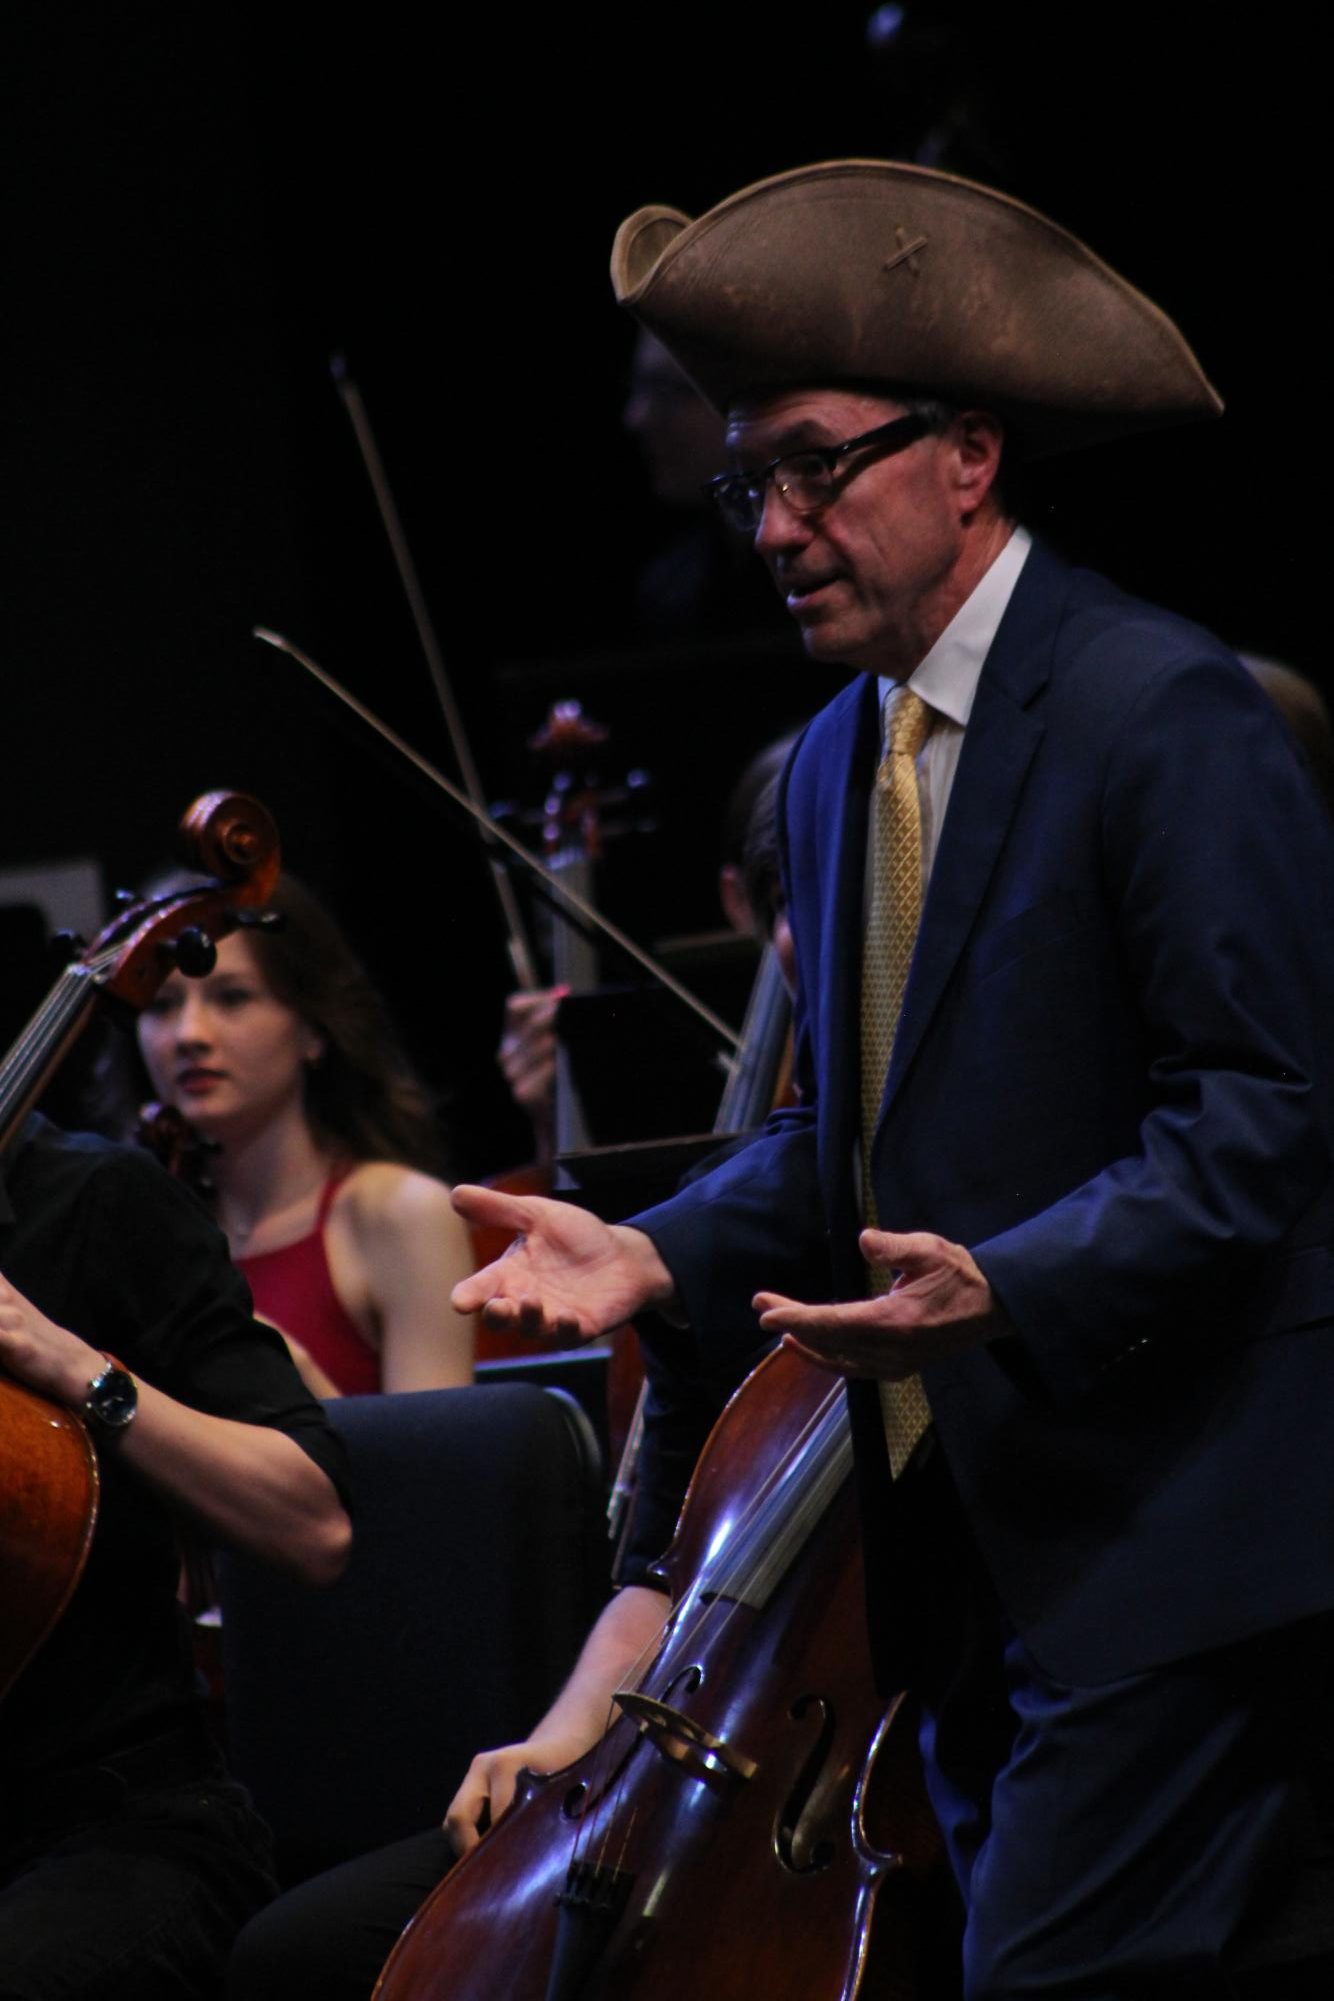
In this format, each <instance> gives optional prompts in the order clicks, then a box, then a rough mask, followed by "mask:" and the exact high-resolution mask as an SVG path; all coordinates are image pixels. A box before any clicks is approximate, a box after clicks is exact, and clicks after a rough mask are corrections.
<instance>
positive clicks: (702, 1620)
mask: <svg viewBox="0 0 1334 2001" xmlns="http://www.w3.org/2000/svg"><path fill="white" fill-rule="evenodd" d="M775 1352H777V1351H775ZM761 1366H763V1364H761ZM842 1388H843V1386H842V1384H841V1382H837V1381H835V1382H832V1383H831V1384H830V1387H829V1390H828V1392H827V1394H826V1395H825V1396H823V1397H822V1398H821V1399H820V1402H819V1404H818V1405H817V1406H816V1408H815V1410H814V1411H812V1412H811V1413H810V1414H809V1415H808V1416H807V1417H806V1418H805V1419H804V1420H803V1422H802V1425H801V1427H800V1429H799V1431H798V1433H797V1437H796V1439H795V1441H794V1443H793V1444H792V1445H791V1447H790V1448H789V1449H788V1451H787V1452H786V1453H784V1455H783V1457H782V1459H781V1460H780V1462H779V1463H778V1464H777V1465H776V1466H774V1467H773V1468H771V1469H770V1472H769V1474H768V1476H767V1477H766V1479H765V1480H764V1482H763V1483H762V1484H761V1486H760V1488H759V1490H758V1491H757V1492H756V1494H755V1495H754V1496H753V1497H752V1499H751V1501H750V1502H749V1503H748V1504H747V1506H746V1507H745V1508H744V1509H743V1510H742V1512H741V1514H740V1515H739V1516H738V1517H737V1519H736V1521H735V1522H734V1523H733V1524H732V1526H731V1528H730V1530H729V1533H728V1536H727V1539H726V1542H725V1543H724V1545H723V1549H722V1551H720V1552H719V1553H718V1557H715V1558H713V1559H712V1560H711V1567H712V1563H716V1562H718V1561H719V1559H720V1558H721V1557H722V1556H723V1555H724V1554H725V1551H726V1548H727V1547H728V1545H735V1544H736V1543H737V1542H738V1541H739V1540H741V1539H742V1538H744V1537H750V1536H753V1535H755V1534H756V1533H758V1531H759V1528H760V1526H761V1525H762V1522H763V1517H764V1513H765V1511H766V1510H767V1509H769V1508H770V1507H771V1506H772V1504H773V1498H774V1494H775V1490H776V1489H777V1488H778V1486H779V1484H780V1482H781V1481H782V1480H783V1478H784V1476H785V1475H786V1474H787V1472H788V1471H789V1469H790V1468H791V1467H792V1465H793V1464H794V1462H795V1461H797V1460H798V1459H799V1458H801V1457H802V1456H803V1455H804V1454H805V1453H806V1452H808V1451H809V1449H810V1447H811V1446H812V1444H813V1443H814V1442H815V1441H816V1440H817V1438H819V1437H820V1436H821V1435H822V1434H823V1432H824V1431H825V1430H826V1428H827V1427H828V1425H829V1424H830V1422H831V1421H836V1419H837V1415H838V1412H837V1409H836V1406H837V1404H838V1402H839V1399H840V1397H841V1395H842ZM697 1582H698V1577H695V1578H692V1579H691V1582H690V1586H689V1587H688V1591H687V1595H689V1593H690V1592H692V1591H694V1589H695V1586H696V1584H697ZM744 1602H745V1601H744V1598H743V1597H741V1596H739V1595H734V1596H729V1597H728V1598H726V1599H723V1598H722V1597H721V1595H719V1596H717V1597H714V1598H713V1599H711V1600H710V1601H709V1602H707V1603H705V1602H703V1601H702V1600H701V1599H699V1598H698V1597H696V1602H695V1605H694V1607H693V1608H692V1609H693V1613H694V1623H693V1624H692V1626H691V1627H689V1628H688V1629H686V1630H685V1631H684V1633H682V1634H679V1635H678V1633H677V1632H676V1631H675V1630H673V1631H672V1633H671V1636H670V1637H671V1639H672V1641H673V1642H674V1643H678V1642H679V1652H680V1653H682V1654H685V1655H687V1656H688V1655H689V1654H690V1653H691V1652H693V1651H694V1650H695V1643H696V1641H697V1640H698V1639H699V1638H700V1636H701V1635H702V1634H703V1631H704V1628H705V1626H706V1624H707V1623H708V1622H709V1621H710V1620H711V1619H713V1620H715V1621H716V1625H717V1632H716V1634H715V1635H714V1643H715V1644H716V1643H717V1642H718V1640H720V1639H721V1638H722V1636H723V1635H724V1634H725V1633H726V1632H727V1630H728V1628H729V1626H730V1625H731V1623H732V1621H733V1619H734V1618H735V1617H736V1615H737V1614H739V1613H740V1611H741V1609H742V1606H743V1604H744ZM719 1604H721V1605H722V1606H723V1610H722V1611H721V1613H719V1612H717V1611H716V1610H715V1608H716V1607H717V1606H718V1605H719ZM681 1609H682V1608H681V1607H680V1606H673V1607H672V1609H671V1611H670V1612H669V1613H668V1615H667V1618H666V1620H664V1622H663V1627H662V1630H661V1631H660V1632H659V1633H658V1634H657V1635H656V1636H655V1638H654V1639H653V1640H651V1641H650V1642H649V1643H648V1645H647V1646H646V1647H644V1649H643V1650H642V1651H641V1653H640V1655H639V1657H638V1659H637V1660H636V1662H635V1663H634V1666H633V1667H632V1668H631V1670H630V1672H629V1673H628V1674H627V1675H626V1676H625V1678H624V1680H623V1682H622V1687H624V1688H627V1689H629V1688H634V1689H636V1690H637V1691H639V1692H642V1690H643V1688H644V1686H645V1684H646V1682H647V1680H648V1677H649V1675H650V1673H651V1671H652V1669H653V1667H654V1666H655V1665H656V1663H657V1661H658V1660H659V1659H660V1657H661V1655H662V1652H663V1649H664V1645H665V1636H666V1634H667V1631H668V1628H669V1627H673V1626H674V1622H675V1621H676V1619H677V1617H678V1616H679V1612H680V1610H681ZM614 1705H615V1697H614V1696H613V1698H612V1704H611V1705H609V1707H611V1706H614ZM622 1717H625V1712H624V1711H622ZM616 1720H620V1719H613V1724H612V1725H609V1727H608V1729H607V1730H606V1731H605V1732H604V1734H603V1737H602V1739H601V1740H600V1742H599V1744H598V1747H597V1752H596V1754H595V1761H594V1764H595V1772H596V1769H597V1765H598V1763H599V1762H600V1761H601V1762H602V1763H603V1765H604V1770H605V1761H606V1760H608V1759H610V1757H611V1755H612V1753H611V1749H610V1738H611V1734H612V1728H613V1727H614V1722H615V1721H616ZM625 1720H627V1721H628V1722H629V1724H630V1726H631V1727H632V1728H633V1729H634V1730H635V1731H636V1733H637V1735H638V1737H639V1738H640V1739H641V1741H642V1739H643V1737H644V1734H645V1733H644V1731H643V1730H642V1729H641V1728H640V1726H639V1724H638V1723H637V1722H636V1720H635V1719H634V1718H633V1717H629V1718H626V1719H625ZM639 1748H640V1745H639V1744H632V1745H631V1746H630V1747H629V1749H628V1750H627V1751H626V1752H625V1754H624V1756H623V1758H622V1761H621V1766H620V1772H619V1775H618V1776H617V1779H616V1782H615V1785H614V1787H613V1788H612V1789H611V1791H609V1792H608V1793H607V1794H606V1795H605V1796H602V1797H597V1798H596V1800H595V1804H593V1805H592V1806H591V1807H590V1810H589V1812H588V1814H586V1815H585V1816H583V1818H582V1819H581V1821H580V1824H579V1826H578V1828H577V1829H576V1832H575V1838H574V1843H573V1847H572V1851H571V1863H570V1866H571V1868H573V1867H574V1865H575V1863H576V1862H577V1861H578V1860H579V1849H580V1847H581V1845H582V1846H591V1845H592V1844H593V1842H594V1841H595V1840H596V1843H597V1861H596V1865H595V1866H596V1867H597V1868H599V1869H600V1868H604V1867H605V1866H606V1858H607V1854H608V1852H609V1848H610V1844H611V1841H612V1838H613V1833H614V1828H615V1823H616V1818H617V1815H618V1813H619V1810H620V1806H621V1803H622V1800H623V1797H624V1792H625V1788H626V1786H627V1785H628V1783H629V1766H630V1761H631V1757H632V1756H633V1753H634V1751H635V1750H637V1749H639ZM600 1783H605V1780H600ZM591 1791H592V1786H591V1783H590V1792H591ZM595 1824H596V1828H597V1830H598V1831H597V1832H596V1833H595ZM628 1845H629V1834H628V1831H627V1834H626V1836H625V1838H624V1839H623V1840H622V1842H621V1853H620V1859H619V1862H618V1864H617V1866H620V1865H621V1864H623V1862H624V1859H625V1855H626V1853H627V1850H628Z"/></svg>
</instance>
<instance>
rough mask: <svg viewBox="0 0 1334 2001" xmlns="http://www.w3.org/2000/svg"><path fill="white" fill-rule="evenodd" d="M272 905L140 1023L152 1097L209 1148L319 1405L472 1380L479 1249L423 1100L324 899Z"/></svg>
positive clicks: (224, 1211)
mask: <svg viewBox="0 0 1334 2001" xmlns="http://www.w3.org/2000/svg"><path fill="white" fill-rule="evenodd" d="M269 912H270V913H272V914H273V915H274V916H275V917H276V918H278V919H280V920H281V921H280V922H279V923H277V924H275V925H274V926H273V927H272V928H270V927H269V926H267V925H260V926H256V927H254V928H247V929H245V930H242V931H238V932H235V933H233V934H232V935H231V936H230V937H228V938H225V939H223V940H222V942H221V943H220V944H219V946H218V956H217V964H216V966H215V967H214V969H213V971H212V972H211V973H208V974H206V975H205V976H204V977H203V978H202V979H187V978H186V977H185V976H184V975H183V974H181V973H179V972H177V973H173V974H172V975H171V977H170V978H169V979H168V980H167V981H166V982H165V983H164V985H163V987H162V989H161V991H160V992H159V994H158V997H157V999H156V1000H155V1001H154V1002H153V1003H152V1004H151V1006H150V1007H149V1008H148V1009H147V1010H146V1012H145V1013H144V1014H143V1015H142V1016H141V1017H140V1021H139V1026H138V1037H139V1050H140V1054H141V1055H142V1057H143V1062H144V1066H145V1068H146V1070H147V1072H148V1077H149V1079H150V1081H151V1084H152V1087H153V1090H154V1092H155V1093H156V1095H157V1097H158V1098H159V1099H161V1100H162V1101H163V1102H164V1103H165V1104H168V1105H171V1106H174V1107H175V1108H176V1109H177V1110H178V1111H180V1112H181V1113H182V1114H183V1115H184V1116H185V1118H186V1119H187V1120H188V1121H189V1123H190V1125H191V1126H192V1127H193V1128H194V1129H195V1131H196V1132H197V1133H198V1134H199V1135H200V1137H201V1138H202V1139H203V1140H204V1142H205V1143H206V1145H207V1146H208V1148H209V1153H208V1158H207V1166H206V1170H205V1171H206V1175H207V1180H208V1183H209V1185H210V1189H211V1195H212V1200H213V1203H214V1207H215V1211H216V1215H217V1219H218V1222H219V1223H220V1224H221V1226H222V1228H223V1230H224V1231H225V1232H226V1235H227V1238H228V1241H229V1243H230V1244H231V1248H232V1256H233V1258H234V1260H235V1262H236V1264H237V1265H238V1266H239V1267H240V1269H241V1271H242V1272H244V1274H245V1276H246V1278H247V1280H248V1281H249V1283H250V1288H251V1291H252V1293H253V1294H254V1298H255V1308H256V1312H257V1313H258V1314H259V1315H260V1317H261V1318H263V1319H266V1320H268V1321H270V1322H271V1323H272V1324H273V1325H274V1326H275V1327H277V1329H278V1330H279V1332H280V1333H281V1334H282V1335H283V1336H284V1338H285V1339H286V1341H287V1343H288V1345H289V1347H290V1348H291V1350H292V1353H293V1356H294V1358H295V1360H296V1362H297V1365H298V1367H299V1368H300V1370H301V1373H302V1375H303V1376H304V1377H305V1379H306V1381H307V1383H308V1384H309V1386H310V1387H311V1389H312V1390H314V1391H315V1393H316V1394H317V1395H319V1396H336V1395H343V1394H347V1393H353V1392H360V1391H366V1390H377V1389H385V1390H411V1389H437V1388H447V1387H450V1386H452V1385H454V1384H459V1383H466V1382H468V1381H470V1380H471V1377H472V1355H473V1336H472V1328H471V1324H470V1322H469V1321H468V1320H466V1319H464V1318H462V1317H461V1316H460V1315H458V1314H456V1313H455V1312H454V1311H453V1309H452V1308H451V1306H450V1304H449V1295H450V1290H451V1288H452V1287H453V1285H454V1284H455V1283H456V1282H457V1281H458V1280H459V1279H460V1278H462V1277H463V1276H465V1274H466V1273H467V1272H469V1271H470V1270H471V1269H472V1256H471V1248H470V1242H469V1238H468V1233H467V1230H466V1228H465V1226H464V1225H463V1223H462V1222H460V1220H459V1218H458V1217H457V1216H456V1215H455V1214H454V1211H453V1209H452V1208H451V1207H450V1202H449V1190H448V1188H447V1187H446V1185H445V1183H444V1182H443V1181H442V1180H441V1179H440V1178H439V1173H438V1169H439V1166H440V1157H439V1156H440V1147H439V1139H438V1135H437V1131H436V1127H435V1122H434V1118H433V1115H432V1110H431V1103H430V1099H429V1097H428V1095H427V1092H426V1090H425V1087H424V1086H423V1085H422V1083H421V1082H420V1080H419V1079H418V1078H417V1076H416V1075H415V1074H414V1072H413V1070H412V1069H411V1067H410V1065H409V1063H408V1061H407V1059H406V1057H405V1056H404V1055H403V1053H402V1052H401V1050H400V1049H399V1047H398V1044H397V1042H396V1040H395V1038H394V1035H393V1032H392V1030H391V1029H390V1027H389V1023H388V1018H387V1016H386V1013H385V1009H384V1004H383V1002H382V1001H381V999H380V996H379V994H378V993H377V992H376V990H375V988H374V987H373V986H372V985H371V983H370V980H369V979H368V977H367V975H366V973H365V972H364V970H363V968H362V967H361V965H360V963H359V962H358V960H357V959H356V957H355V956H354V954H353V952H352V950H351V948H350V947H349V945H348V943H347V941H346V939H345V938H344V937H343V935H342V933H341V932H340V931H339V929H338V927H337V926H336V925H335V924H334V922H333V920H332V919H331V918H330V916H329V915H328V913H327V912H326V911H325V910H324V909H323V908H322V907H321V906H320V904H319V903H318V902H317V901H316V899H315V898H314V897H313V896H312V895H311V893H310V892H309V890H307V889H305V888H303V887H302V885H301V884H300V883H298V882H296V881H294V880H293V878H292V877H291V876H285V877H284V878H283V879H282V881H281V882H280V883H279V885H278V888H277V890H276V891H275V893H274V896H273V898H272V900H271V902H270V905H269Z"/></svg>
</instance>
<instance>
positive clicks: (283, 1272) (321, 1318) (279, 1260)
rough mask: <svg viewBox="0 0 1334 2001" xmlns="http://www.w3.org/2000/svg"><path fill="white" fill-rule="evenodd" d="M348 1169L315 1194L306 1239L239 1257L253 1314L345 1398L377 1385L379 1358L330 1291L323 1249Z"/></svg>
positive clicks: (330, 1283)
mask: <svg viewBox="0 0 1334 2001" xmlns="http://www.w3.org/2000/svg"><path fill="white" fill-rule="evenodd" d="M347 1174H348V1170H347V1169H346V1168H345V1169H344V1170H343V1171H342V1173H340V1174H331V1175H330V1176H329V1179H328V1180H327V1181H326V1182H325V1184H324V1186H323V1188H322V1189H321V1190H320V1206H319V1209H318V1211H317V1213H316V1217H315V1227H314V1229H313V1230H312V1231H311V1232H310V1234H309V1236H305V1237H298V1238H297V1240H296V1242H295V1243H292V1244H283V1245H282V1246H281V1248H280V1249H278V1250H276V1251H259V1252H256V1253H252V1254H251V1255H250V1256H249V1257H238V1258H237V1259H235V1264H236V1267H237V1269H238V1271H241V1272H243V1273H244V1274H245V1278H246V1281H247V1283H248V1285H249V1287H250V1291H251V1293H252V1295H253V1297H254V1301H255V1311H256V1312H257V1313H260V1314H262V1315H263V1317H264V1318H265V1319H266V1320H272V1321H273V1323H274V1325H275V1326H277V1327H281V1328H282V1329H283V1330H284V1332H285V1333H288V1334H290V1335H291V1336H292V1338H293V1340H294V1341H299V1342H300V1343H301V1345H302V1347H303V1348H304V1349H305V1350H306V1352H307V1354H308V1355H309V1356H310V1357H311V1359H312V1361H315V1362H318V1364H319V1366H320V1367H321V1368H322V1369H323V1370H324V1373H325V1375H326V1376H328V1378H329V1380H330V1382H332V1383H333V1384H334V1385H335V1386H336V1387H337V1388H338V1389H339V1390H341V1391H342V1393H343V1395H344V1396H360V1395H362V1394H363V1393H364V1392H366V1391H369V1390H378V1389H379V1387H380V1357H379V1356H378V1355H377V1354H376V1352H375V1350H374V1349H373V1348H372V1347H370V1346H369V1345H368V1344H367V1341H366V1337H365V1336H364V1335H363V1334H362V1332H361V1330H360V1328H359V1327H358V1326H357V1324H356V1322H355V1321H354V1320H353V1318H352V1316H351V1314H350V1313H349V1312H348V1311H347V1309H346V1307H345V1306H344V1305H343V1302H342V1300H341V1299H340V1298H339V1297H338V1294H337V1293H336V1292H335V1291H334V1287H333V1279H332V1278H331V1277H330V1274H329V1259H328V1254H327V1253H326V1251H325V1248H324V1225H325V1222H326V1220H327V1218H328V1214H329V1210H330V1207H331V1205H332V1203H333V1199H334V1196H335V1195H336V1194H337V1193H338V1190H339V1189H340V1188H341V1186H342V1184H343V1182H344V1181H345V1180H346V1179H347Z"/></svg>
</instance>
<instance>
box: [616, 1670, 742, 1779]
mask: <svg viewBox="0 0 1334 2001" xmlns="http://www.w3.org/2000/svg"><path fill="white" fill-rule="evenodd" d="M612 1699H613V1701H615V1702H616V1703H617V1704H619V1706H620V1708H621V1709H623V1710H624V1711H625V1714H626V1715H627V1716H628V1717H629V1718H630V1719H631V1721H632V1722H633V1723H635V1724H636V1725H637V1726H638V1728H639V1732H640V1735H641V1736H643V1737H647V1738H648V1741H649V1742H650V1744H652V1745H653V1746H654V1748H655V1749H656V1750H659V1751H661V1752H662V1755H663V1756H664V1758H673V1759H675V1760H676V1762H677V1763H678V1764H682V1765H685V1766H686V1767H687V1768H694V1769H696V1771H697V1772H698V1775H699V1776H700V1777H701V1778H703V1777H716V1776H718V1775H719V1774H721V1773H728V1774H730V1775H731V1777H732V1778H734V1779H753V1778H754V1776H755V1774H756V1772H757V1771H758V1770H759V1766H758V1765H757V1764H756V1762H755V1760H754V1759H753V1758H748V1757H746V1755H745V1753H744V1752H742V1751H736V1750H733V1749H732V1747H731V1746H730V1745H729V1744H725V1743H724V1742H723V1741H722V1739H721V1737H715V1736H714V1735H713V1734H712V1732H711V1731H708V1730H706V1729H705V1728H704V1727H703V1725H702V1724H700V1723H696V1721H695V1720H694V1718H693V1717H691V1716H686V1715H683V1713H682V1712H681V1711H680V1710H679V1709H673V1708H672V1707H671V1704H670V1703H666V1702H659V1701H658V1699H657V1697H656V1696H652V1695H643V1694H641V1693H640V1692H639V1690H638V1689H633V1688H622V1689H618V1690H617V1692H616V1694H615V1696H614V1697H613V1698H612Z"/></svg>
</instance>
